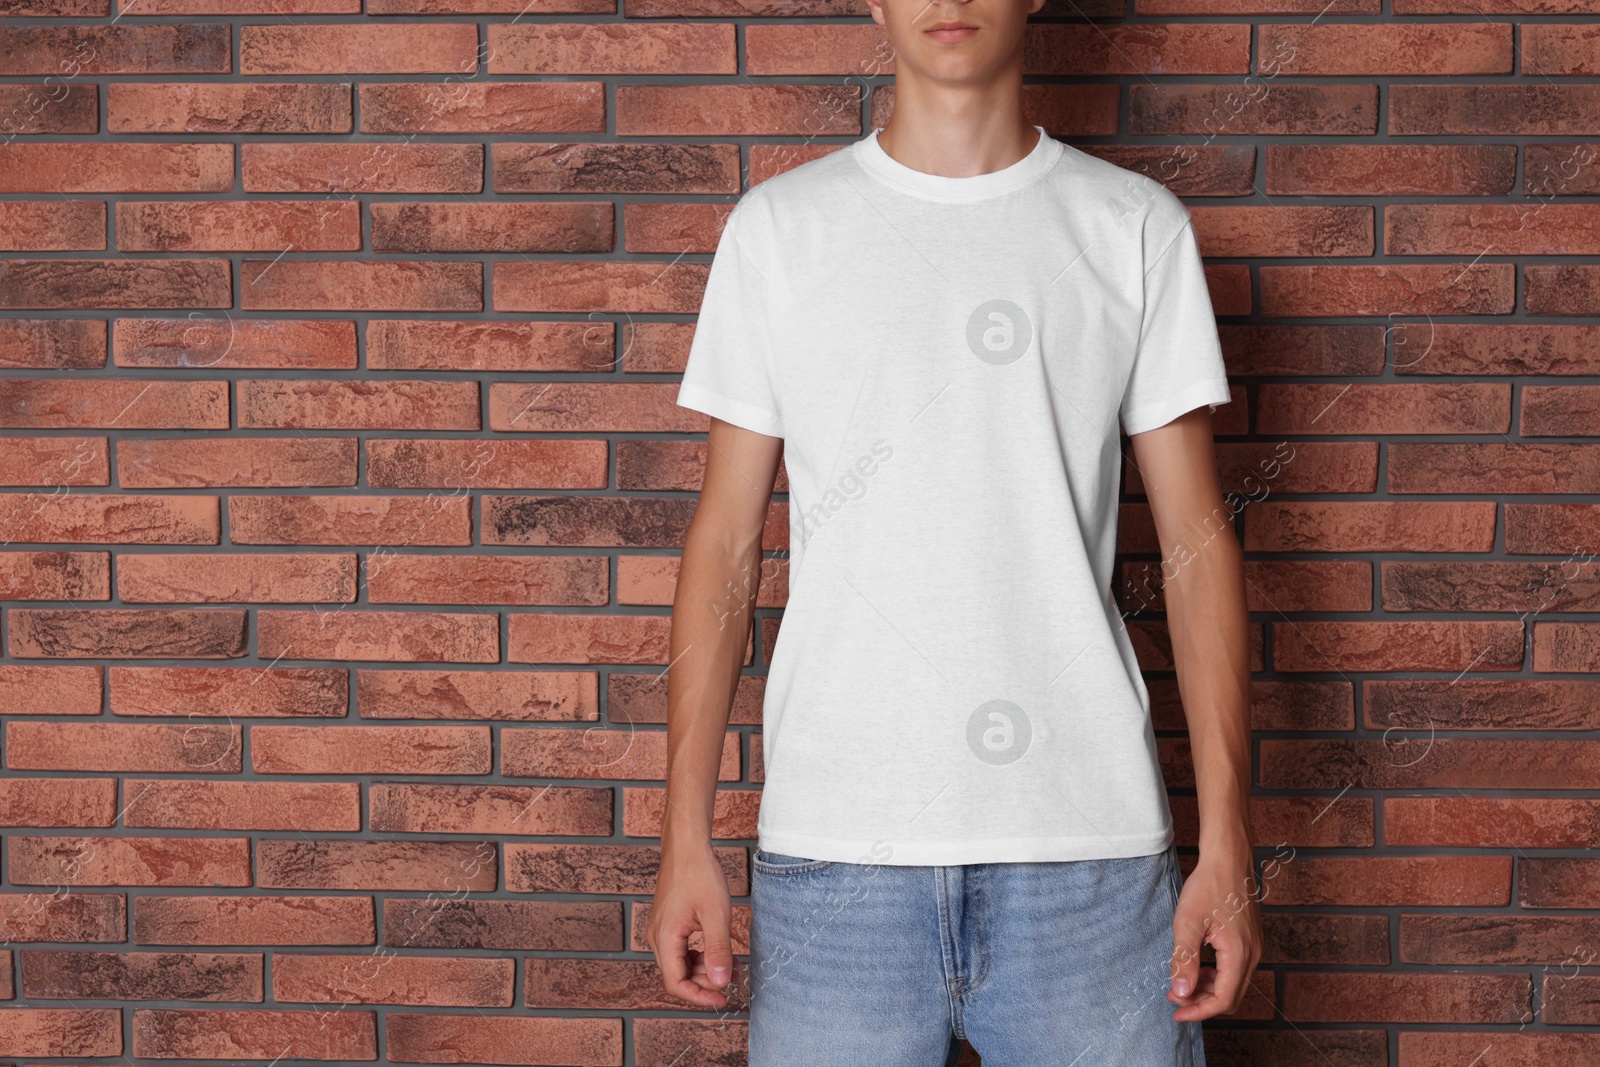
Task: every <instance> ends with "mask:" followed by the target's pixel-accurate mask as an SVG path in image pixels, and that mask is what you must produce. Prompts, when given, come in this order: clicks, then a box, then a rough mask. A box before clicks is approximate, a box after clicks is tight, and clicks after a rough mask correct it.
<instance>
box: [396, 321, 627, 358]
mask: <svg viewBox="0 0 1600 1067" xmlns="http://www.w3.org/2000/svg"><path fill="white" fill-rule="evenodd" d="M614 333H615V331H614V330H613V328H612V326H611V324H610V323H608V322H435V321H431V320H426V319H418V320H406V319H381V320H375V321H373V322H371V323H369V324H368V325H367V366H368V367H369V368H370V369H373V370H461V371H474V370H485V371H496V370H508V371H595V370H604V369H606V368H607V367H609V366H610V364H611V361H612V357H611V352H612V347H613V345H614V344H615V338H614Z"/></svg>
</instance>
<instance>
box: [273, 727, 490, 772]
mask: <svg viewBox="0 0 1600 1067" xmlns="http://www.w3.org/2000/svg"><path fill="white" fill-rule="evenodd" d="M251 738H252V740H251V759H252V761H253V766H254V768H255V770H256V772H257V773H259V774H488V773H489V772H490V770H491V761H490V751H489V728H488V727H487V726H257V727H256V728H255V729H254V730H252V731H251Z"/></svg>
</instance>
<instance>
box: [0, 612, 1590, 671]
mask: <svg viewBox="0 0 1600 1067" xmlns="http://www.w3.org/2000/svg"><path fill="white" fill-rule="evenodd" d="M12 617H13V618H15V612H13V614H12ZM1533 669H1534V670H1536V671H1584V672H1594V671H1596V670H1600V626H1596V625H1595V624H1594V623H1583V622H1538V623H1534V626H1533Z"/></svg>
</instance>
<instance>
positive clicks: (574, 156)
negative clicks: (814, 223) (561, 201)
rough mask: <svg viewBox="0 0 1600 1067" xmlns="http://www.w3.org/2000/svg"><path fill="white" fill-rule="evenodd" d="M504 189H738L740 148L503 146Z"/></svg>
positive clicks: (498, 173) (497, 159)
mask: <svg viewBox="0 0 1600 1067" xmlns="http://www.w3.org/2000/svg"><path fill="white" fill-rule="evenodd" d="M494 187H495V191H496V192H501V193H679V194H683V195H688V194H694V193H701V194H705V193H736V192H738V191H739V189H740V183H739V148H738V146H737V145H720V144H648V143H647V144H606V143H604V142H598V141H597V142H586V141H578V142H572V143H566V144H562V143H543V144H541V143H531V144H524V143H518V144H497V145H495V146H494Z"/></svg>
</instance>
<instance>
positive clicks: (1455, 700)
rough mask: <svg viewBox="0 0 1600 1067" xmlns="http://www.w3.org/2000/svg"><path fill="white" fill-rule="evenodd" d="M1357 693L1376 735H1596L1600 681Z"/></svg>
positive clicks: (1378, 685)
mask: <svg viewBox="0 0 1600 1067" xmlns="http://www.w3.org/2000/svg"><path fill="white" fill-rule="evenodd" d="M1385 566H1386V567H1388V566H1394V564H1385ZM1423 566H1426V564H1423ZM1536 566H1545V565H1543V564H1536ZM1362 692H1363V703H1364V705H1365V707H1366V721H1367V725H1368V726H1372V727H1377V728H1379V729H1385V728H1387V727H1390V726H1399V727H1403V728H1407V729H1419V728H1423V727H1438V728H1440V729H1445V730H1593V729H1600V699H1596V698H1597V697H1600V681H1596V680H1592V679H1570V680H1569V679H1532V678H1504V679H1500V678H1467V679H1459V678H1451V679H1439V680H1432V679H1425V678H1397V679H1393V680H1389V679H1379V680H1371V681H1367V682H1363V683H1362Z"/></svg>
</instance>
